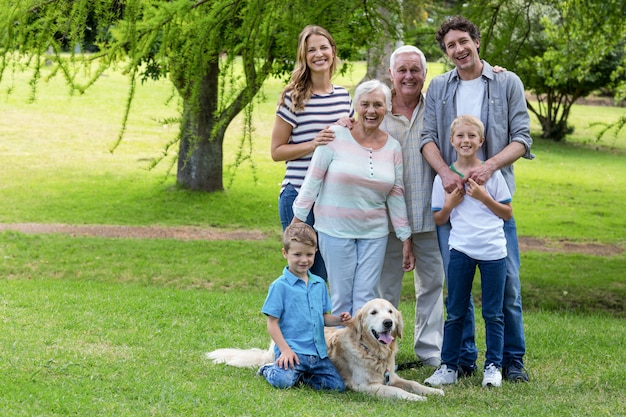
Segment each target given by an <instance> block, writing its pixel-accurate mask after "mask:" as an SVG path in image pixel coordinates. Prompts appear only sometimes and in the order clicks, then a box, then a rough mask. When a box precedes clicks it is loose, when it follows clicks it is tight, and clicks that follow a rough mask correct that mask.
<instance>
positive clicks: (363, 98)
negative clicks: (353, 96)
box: [355, 88, 387, 130]
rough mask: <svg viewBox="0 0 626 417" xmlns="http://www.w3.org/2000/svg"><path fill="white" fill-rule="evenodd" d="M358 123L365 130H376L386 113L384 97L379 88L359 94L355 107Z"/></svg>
mask: <svg viewBox="0 0 626 417" xmlns="http://www.w3.org/2000/svg"><path fill="white" fill-rule="evenodd" d="M355 110H356V113H357V114H358V115H359V120H360V123H362V124H363V127H364V128H365V129H366V130H367V129H377V128H378V126H380V124H381V123H382V122H383V119H384V118H385V113H387V103H386V97H385V94H384V93H383V91H382V89H381V88H376V89H375V90H372V91H370V92H369V93H365V94H361V95H360V96H359V97H358V102H357V103H356V107H355Z"/></svg>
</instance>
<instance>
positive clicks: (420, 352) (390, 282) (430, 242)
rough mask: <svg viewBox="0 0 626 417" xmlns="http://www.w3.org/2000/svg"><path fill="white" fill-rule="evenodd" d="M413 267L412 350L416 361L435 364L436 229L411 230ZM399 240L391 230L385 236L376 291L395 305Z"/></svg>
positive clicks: (439, 310) (439, 300)
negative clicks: (413, 321) (424, 230)
mask: <svg viewBox="0 0 626 417" xmlns="http://www.w3.org/2000/svg"><path fill="white" fill-rule="evenodd" d="M412 243H413V254H414V255H415V270H414V272H413V279H414V285H415V332H414V344H413V346H414V350H415V355H417V358H418V360H420V361H424V362H427V363H428V364H429V365H432V366H437V364H438V361H439V359H440V358H441V345H442V343H443V323H444V310H443V283H444V279H445V274H444V270H443V261H442V260H441V252H440V251H439V243H438V241H437V232H436V231H433V232H425V233H415V234H413V236H412ZM403 277H404V271H403V270H402V242H401V241H400V240H399V239H398V238H396V235H395V234H394V233H390V234H389V238H388V239H387V251H386V253H385V262H384V264H383V270H382V273H381V275H380V281H379V286H378V293H379V296H380V297H381V298H384V299H386V300H388V301H389V302H391V303H392V304H393V305H394V306H396V307H397V306H398V303H399V302H400V294H401V292H402V278H403Z"/></svg>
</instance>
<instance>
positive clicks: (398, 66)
mask: <svg viewBox="0 0 626 417" xmlns="http://www.w3.org/2000/svg"><path fill="white" fill-rule="evenodd" d="M393 66H394V67H393V68H392V69H391V71H390V74H389V76H390V78H391V82H392V83H393V89H394V90H395V92H396V94H399V95H400V96H407V97H413V96H416V95H417V94H419V93H421V91H422V88H423V87H424V81H425V79H426V69H425V68H423V66H422V59H421V57H420V55H419V54H417V53H415V52H407V53H402V54H399V55H398V56H397V57H396V59H395V62H394V64H393Z"/></svg>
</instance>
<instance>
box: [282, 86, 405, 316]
mask: <svg viewBox="0 0 626 417" xmlns="http://www.w3.org/2000/svg"><path fill="white" fill-rule="evenodd" d="M353 103H354V107H355V111H356V114H357V119H356V121H355V123H354V125H353V127H352V129H351V130H349V129H347V128H345V127H342V126H338V125H335V126H332V127H331V128H332V129H333V130H334V132H335V140H334V141H332V142H329V143H328V144H327V145H326V146H321V147H318V148H316V149H315V153H314V154H313V159H312V160H311V164H310V166H309V169H308V171H307V174H306V176H305V179H304V183H303V184H302V188H301V189H300V194H299V195H298V197H297V199H296V200H295V201H294V204H293V211H294V220H293V221H294V222H298V221H304V220H305V219H306V218H307V216H308V214H309V212H310V210H311V207H313V203H315V208H314V214H315V229H316V230H317V232H318V235H319V248H320V252H321V254H322V257H323V258H324V260H325V262H326V269H327V270H328V282H329V284H330V295H331V301H332V306H333V313H335V312H344V311H347V312H350V314H354V313H355V312H356V310H358V309H359V308H361V307H362V306H363V304H365V303H366V302H367V301H369V300H371V299H372V298H376V297H378V280H379V277H380V272H381V270H382V266H383V260H384V257H385V248H386V246H387V235H388V234H389V226H388V225H389V223H388V219H389V218H390V219H391V223H392V225H393V227H394V230H395V233H396V236H397V237H398V238H399V239H400V240H401V241H403V259H402V262H403V269H404V270H405V271H410V270H411V269H413V266H414V263H415V258H414V256H413V252H412V249H411V242H410V240H409V239H410V237H411V228H410V226H409V222H408V219H407V211H406V204H405V201H404V184H403V181H402V150H401V147H400V143H399V142H398V141H397V140H396V139H394V138H392V137H391V136H389V135H388V134H387V133H386V132H384V131H383V130H381V129H380V124H381V123H382V121H383V119H384V117H385V114H386V113H387V111H388V110H390V109H391V92H390V90H389V88H388V87H387V86H386V85H384V84H382V83H381V82H380V81H378V80H371V81H366V82H364V83H362V84H360V85H359V86H358V87H357V88H356V91H355V93H354V100H353Z"/></svg>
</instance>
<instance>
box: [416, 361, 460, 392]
mask: <svg viewBox="0 0 626 417" xmlns="http://www.w3.org/2000/svg"><path fill="white" fill-rule="evenodd" d="M456 374H457V373H456V370H452V369H448V367H447V366H446V365H441V366H440V367H439V368H438V369H437V370H436V371H435V373H434V374H433V375H432V376H431V377H429V378H426V379H425V380H424V383H425V384H428V385H430V386H432V387H438V386H441V385H446V384H456Z"/></svg>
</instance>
